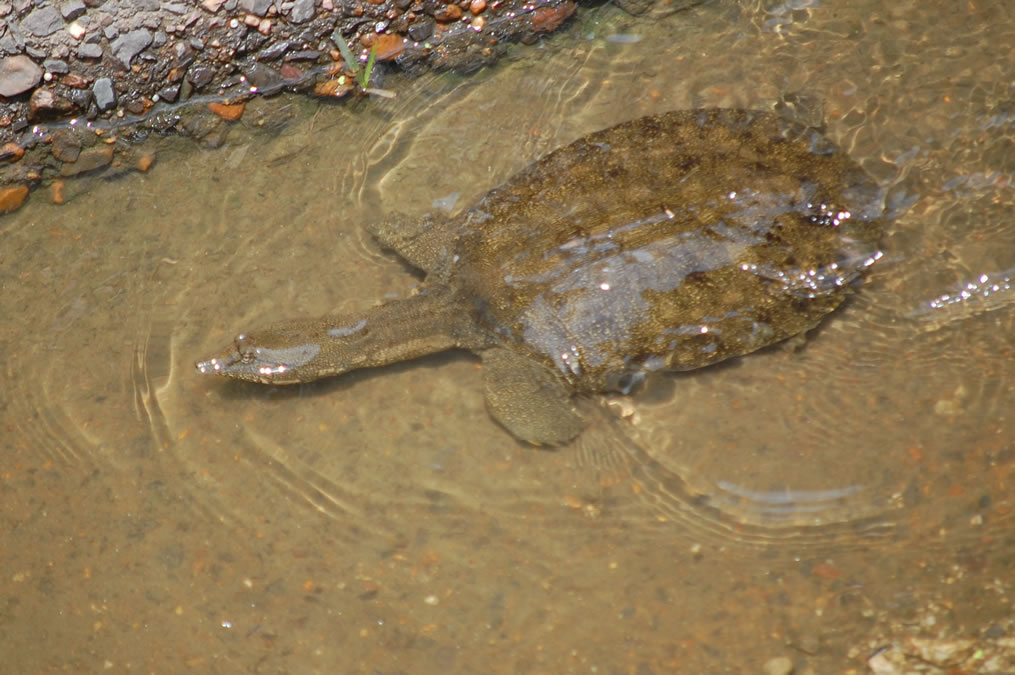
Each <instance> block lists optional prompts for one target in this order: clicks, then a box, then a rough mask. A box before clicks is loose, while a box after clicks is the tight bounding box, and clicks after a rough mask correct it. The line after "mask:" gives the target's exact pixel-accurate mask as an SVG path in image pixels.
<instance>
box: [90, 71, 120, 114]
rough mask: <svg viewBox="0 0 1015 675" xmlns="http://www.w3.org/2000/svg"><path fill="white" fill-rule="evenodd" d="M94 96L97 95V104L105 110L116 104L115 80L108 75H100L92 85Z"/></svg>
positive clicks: (100, 108)
mask: <svg viewBox="0 0 1015 675" xmlns="http://www.w3.org/2000/svg"><path fill="white" fill-rule="evenodd" d="M92 96H94V97H95V105H96V106H97V107H98V108H99V110H101V111H102V112H105V111H107V110H111V109H112V108H113V107H115V106H116V92H115V91H114V90H113V80H111V79H110V78H108V77H100V78H99V79H97V80H95V84H93V85H92Z"/></svg>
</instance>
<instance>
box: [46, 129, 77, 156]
mask: <svg viewBox="0 0 1015 675" xmlns="http://www.w3.org/2000/svg"><path fill="white" fill-rule="evenodd" d="M80 154H81V141H79V140H78V138H77V136H75V135H74V133H73V132H71V131H68V130H66V129H61V130H60V131H57V132H55V133H54V134H53V156H54V157H56V158H57V159H58V160H60V161H61V162H75V161H77V158H78V155H80Z"/></svg>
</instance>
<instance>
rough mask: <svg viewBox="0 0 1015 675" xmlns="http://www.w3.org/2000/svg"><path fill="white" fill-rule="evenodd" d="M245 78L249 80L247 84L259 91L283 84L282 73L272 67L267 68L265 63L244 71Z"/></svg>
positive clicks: (256, 64)
mask: <svg viewBox="0 0 1015 675" xmlns="http://www.w3.org/2000/svg"><path fill="white" fill-rule="evenodd" d="M243 76H244V77H246V78H247V82H249V83H250V84H251V85H252V86H254V87H257V88H258V89H265V88H267V87H272V86H274V85H276V84H279V83H280V82H282V75H281V73H279V72H278V71H277V70H275V69H274V68H272V67H271V66H266V65H264V64H263V63H255V64H254V65H253V66H251V67H250V68H248V69H247V70H245V71H243Z"/></svg>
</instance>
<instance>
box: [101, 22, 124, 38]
mask: <svg viewBox="0 0 1015 675" xmlns="http://www.w3.org/2000/svg"><path fill="white" fill-rule="evenodd" d="M102 34H103V35H105V36H106V39H107V40H112V39H114V38H116V36H117V35H119V34H120V31H119V30H117V28H116V26H113V25H109V26H106V27H105V28H103V29H102Z"/></svg>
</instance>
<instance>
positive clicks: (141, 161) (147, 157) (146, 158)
mask: <svg viewBox="0 0 1015 675" xmlns="http://www.w3.org/2000/svg"><path fill="white" fill-rule="evenodd" d="M153 164H155V153H152V152H146V153H144V154H143V155H141V156H140V157H138V158H137V170H138V171H140V172H141V173H148V169H150V168H152V165H153Z"/></svg>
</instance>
